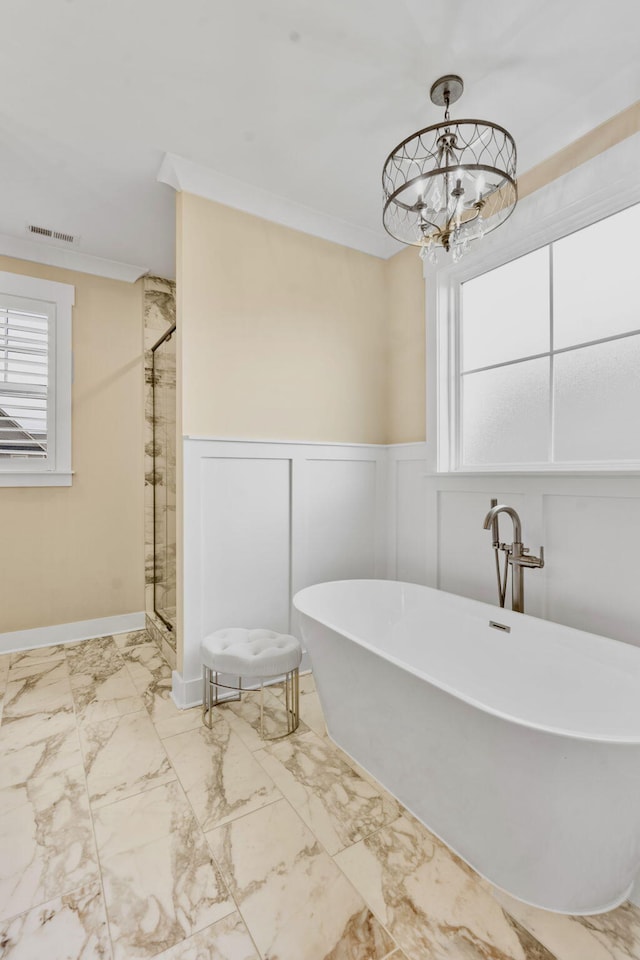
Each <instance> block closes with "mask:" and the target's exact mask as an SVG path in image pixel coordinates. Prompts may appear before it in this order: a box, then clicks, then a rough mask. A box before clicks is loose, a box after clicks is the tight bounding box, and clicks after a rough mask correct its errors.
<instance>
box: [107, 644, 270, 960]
mask: <svg viewBox="0 0 640 960" xmlns="http://www.w3.org/2000/svg"><path fill="white" fill-rule="evenodd" d="M151 642H153V641H151ZM154 646H156V647H157V644H154ZM158 652H159V655H160V656H162V657H164V654H163V653H162V651H161V650H158ZM164 659H165V660H166V657H164ZM123 660H124V662H125V666H126V668H127V673H128V674H129V677H130V678H131V681H132V683H134V686H135V682H134V680H133V675H132V671H131V670H130V669H129V663H128V661H127V659H126V657H123ZM169 666H170V665H169ZM149 672H151V671H149ZM136 689H137V687H136ZM142 699H143V702H144V696H143V697H142ZM145 708H146V710H147V714H148V716H149V719H150V720H151V723H152V725H153V729H154V731H155V734H156V736H157V737H158V740H159V741H160V743H161V744H162V749H163V750H164V752H165V754H166V756H167V759H168V761H169V766H170V767H171V769H172V770H173V773H174V775H175V778H176V781H177V783H178V785H179V787H180V790H181V791H182V793H183V795H184V798H185V800H186V801H187V803H188V805H189V809H190V810H191V813H192V815H193V819H194V822H195V823H196V824H197V826H198V829H199V830H200V833H201V834H202V839H203V840H204V843H205V845H206V848H207V850H208V851H209V856H210V857H211V860H212V862H213V863H214V864H215V868H216V871H217V873H218V875H219V877H220V878H221V879H222V882H223V883H224V887H225V890H226V892H227V894H228V896H229V899H230V900H231V902H232V903H233V905H234V907H235V910H236V912H237V913H238V915H239V916H240V917H241V919H242V922H243V923H244V925H245V928H246V930H247V933H248V935H249V937H250V939H251V942H252V944H253V946H254V947H255V950H256V953H257V955H258V957H259V958H260V960H263V956H262V953H261V951H260V950H258V946H257V944H256V942H255V939H254V936H253V934H252V932H251V929H250V927H249V924H248V923H247V921H246V919H245V917H244V914H243V913H242V911H241V910H240V907H239V905H238V902H237V900H236V898H235V895H234V894H233V892H232V890H231V889H230V887H229V884H228V882H227V879H226V877H225V875H224V873H223V872H222V870H221V869H220V865H219V863H218V861H217V860H216V858H215V857H214V855H213V852H212V850H211V847H210V846H209V842H208V840H207V835H206V832H205V830H204V827H203V826H202V824H201V823H200V820H199V819H198V817H197V815H196V811H195V808H194V806H193V804H192V803H191V799H190V797H189V794H188V793H187V790H186V788H185V786H184V784H183V783H182V780H181V779H180V775H179V774H178V771H177V770H176V768H175V766H174V764H173V761H172V760H171V757H170V756H169V752H168V750H167V749H166V747H165V746H164V741H163V740H162V739H161V737H160V735H159V733H158V731H157V729H156V725H155V723H153V718H152V717H151V711H150V710H149V708H148V707H147V705H146V703H145ZM225 722H226V721H225ZM194 729H198V728H197V727H194ZM185 732H186V733H188V732H190V731H180V732H179V733H174V734H172V735H171V737H165V740H171V739H172V737H179V736H182V734H183V733H185ZM243 746H245V745H244V744H243ZM269 779H271V778H269ZM274 787H275V784H274ZM275 789H277V787H275ZM144 792H146V791H141V793H144ZM278 792H280V791H278ZM277 799H278V800H279V799H280V798H279V797H278V798H277ZM114 802H117V801H114ZM275 802H277V800H273V801H271V803H275ZM267 805H268V804H265V806H267ZM105 806H108V804H105ZM247 815H248V814H244V815H243V816H247ZM237 819H240V818H237ZM211 829H212V830H213V829H216V828H215V827H212V828H211ZM101 874H102V870H101ZM105 906H106V904H105ZM227 916H231V913H229V914H227ZM221 919H224V918H221ZM216 922H219V921H216ZM207 926H215V924H208V925H207ZM206 929H207V927H203V928H202V930H206ZM202 930H196V931H193V933H191V934H189V937H191V936H194V935H195V934H196V933H201V932H202ZM189 937H185V938H184V939H183V940H182V941H180V940H179V941H178V942H177V943H176V944H173V946H174V947H176V946H178V945H179V944H180V943H183V942H185V941H186V940H188V939H189ZM163 952H164V951H161V952H160V953H163ZM156 956H160V954H156ZM148 960H153V957H149V958H148Z"/></svg>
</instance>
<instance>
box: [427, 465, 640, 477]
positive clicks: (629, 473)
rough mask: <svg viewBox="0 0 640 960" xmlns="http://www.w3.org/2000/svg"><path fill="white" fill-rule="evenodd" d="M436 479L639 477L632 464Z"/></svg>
mask: <svg viewBox="0 0 640 960" xmlns="http://www.w3.org/2000/svg"><path fill="white" fill-rule="evenodd" d="M435 476H437V477H463V478H471V477H496V476H497V477H547V478H548V477H582V478H588V477H594V478H600V477H605V478H612V477H619V478H625V477H632V478H635V477H640V465H638V464H634V465H633V466H630V467H609V468H607V467H569V468H566V469H565V468H556V469H549V470H544V469H537V470H536V469H531V470H528V469H527V468H526V467H521V468H520V469H518V468H517V467H516V468H515V469H514V468H509V467H487V468H486V469H483V470H468V469H467V470H437V471H436V474H435Z"/></svg>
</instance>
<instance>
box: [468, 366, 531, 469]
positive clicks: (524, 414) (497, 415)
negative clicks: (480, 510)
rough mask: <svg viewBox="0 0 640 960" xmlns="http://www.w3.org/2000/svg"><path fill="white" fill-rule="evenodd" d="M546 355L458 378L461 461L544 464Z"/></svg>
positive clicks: (469, 462)
mask: <svg viewBox="0 0 640 960" xmlns="http://www.w3.org/2000/svg"><path fill="white" fill-rule="evenodd" d="M549 366H550V361H549V359H548V357H542V358H540V359H538V360H524V361H523V362H522V363H514V364H512V365H511V366H508V367H497V368H496V369H495V370H483V371H481V372H480V373H469V374H467V375H466V376H464V377H462V389H463V399H462V439H463V453H462V459H463V463H464V464H466V465H474V464H475V465H480V464H488V463H539V462H546V461H547V459H548V449H549Z"/></svg>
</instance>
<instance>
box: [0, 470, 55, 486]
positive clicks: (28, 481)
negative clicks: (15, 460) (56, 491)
mask: <svg viewBox="0 0 640 960" xmlns="http://www.w3.org/2000/svg"><path fill="white" fill-rule="evenodd" d="M72 480H73V471H71V470H51V471H45V470H43V471H42V472H35V471H34V472H32V473H29V472H27V471H25V472H24V473H22V472H20V471H18V470H12V471H8V470H7V471H5V472H4V473H3V472H0V487H70V486H71V484H72Z"/></svg>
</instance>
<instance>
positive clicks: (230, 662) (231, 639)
mask: <svg viewBox="0 0 640 960" xmlns="http://www.w3.org/2000/svg"><path fill="white" fill-rule="evenodd" d="M200 649H201V654H202V663H203V664H204V666H205V667H209V669H210V670H214V671H215V672H217V673H231V674H234V675H237V676H240V677H275V676H278V675H279V674H281V673H289V672H290V671H291V670H296V669H297V668H298V667H299V666H300V661H301V660H302V648H301V646H300V642H299V641H298V640H296V638H295V637H291V636H289V635H288V634H286V633H274V631H273V630H246V629H244V628H243V627H228V628H227V629H225V630H217V631H216V632H215V633H211V634H209V636H208V637H205V638H204V640H203V641H202V646H201V648H200Z"/></svg>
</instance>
